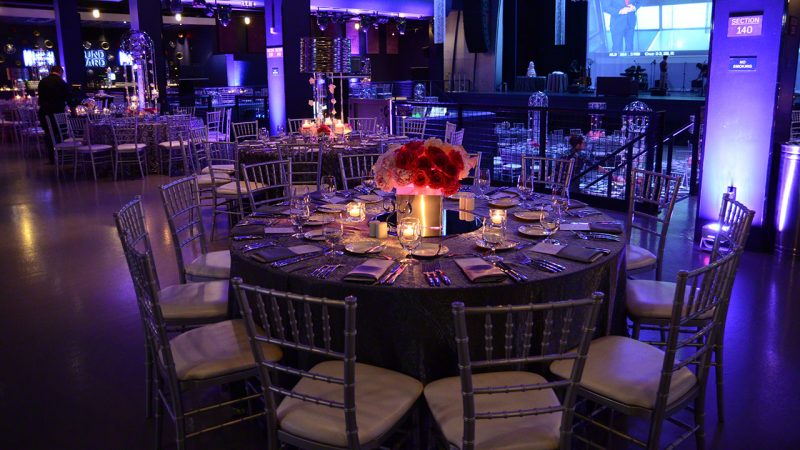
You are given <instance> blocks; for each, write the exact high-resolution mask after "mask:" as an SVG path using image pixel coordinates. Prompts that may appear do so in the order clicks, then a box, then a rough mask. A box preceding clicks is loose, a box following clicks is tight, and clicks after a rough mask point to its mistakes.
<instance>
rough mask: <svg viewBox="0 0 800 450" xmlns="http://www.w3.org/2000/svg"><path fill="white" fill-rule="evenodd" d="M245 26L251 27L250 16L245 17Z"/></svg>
mask: <svg viewBox="0 0 800 450" xmlns="http://www.w3.org/2000/svg"><path fill="white" fill-rule="evenodd" d="M244 24H245V25H250V16H244Z"/></svg>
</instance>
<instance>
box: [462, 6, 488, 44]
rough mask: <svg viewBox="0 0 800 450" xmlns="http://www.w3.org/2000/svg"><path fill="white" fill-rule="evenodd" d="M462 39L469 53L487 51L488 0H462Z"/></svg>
mask: <svg viewBox="0 0 800 450" xmlns="http://www.w3.org/2000/svg"><path fill="white" fill-rule="evenodd" d="M463 5H464V10H463V12H464V40H466V41H467V50H468V51H469V52H470V53H485V52H488V51H489V0H463Z"/></svg>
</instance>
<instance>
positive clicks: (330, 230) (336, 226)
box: [322, 219, 344, 256]
mask: <svg viewBox="0 0 800 450" xmlns="http://www.w3.org/2000/svg"><path fill="white" fill-rule="evenodd" d="M322 234H323V236H324V237H325V243H326V244H328V247H330V250H329V251H328V253H327V254H328V255H332V256H342V255H343V254H344V252H342V251H341V250H337V249H336V245H337V244H338V243H339V242H341V241H342V234H343V230H342V223H341V220H338V219H337V220H336V221H334V222H332V223H330V224H328V225H325V227H324V228H323V229H322Z"/></svg>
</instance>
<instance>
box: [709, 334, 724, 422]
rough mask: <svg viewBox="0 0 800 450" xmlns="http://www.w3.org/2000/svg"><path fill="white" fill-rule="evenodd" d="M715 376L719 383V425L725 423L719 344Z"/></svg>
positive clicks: (715, 353) (717, 346)
mask: <svg viewBox="0 0 800 450" xmlns="http://www.w3.org/2000/svg"><path fill="white" fill-rule="evenodd" d="M712 356H713V357H714V375H715V377H716V381H717V421H718V422H719V423H723V422H725V406H724V400H725V394H724V393H725V391H724V390H723V387H722V375H723V370H722V344H721V343H718V344H717V345H715V346H714V352H713V355H712Z"/></svg>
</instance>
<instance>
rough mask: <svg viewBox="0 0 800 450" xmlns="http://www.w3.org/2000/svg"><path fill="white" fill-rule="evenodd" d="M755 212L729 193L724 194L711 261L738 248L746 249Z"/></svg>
mask: <svg viewBox="0 0 800 450" xmlns="http://www.w3.org/2000/svg"><path fill="white" fill-rule="evenodd" d="M754 217H755V211H753V210H751V209H749V208H748V207H747V206H745V205H744V204H742V203H740V202H737V201H736V200H734V199H732V198H731V196H730V194H728V193H727V192H726V193H724V194H722V207H721V208H720V211H719V220H717V226H718V227H719V229H718V231H717V237H716V238H715V239H714V246H713V247H712V249H711V260H712V261H715V260H716V259H717V258H718V257H719V256H720V255H721V254H725V253H727V251H730V250H731V249H734V248H736V247H744V246H745V245H746V244H747V238H748V236H749V235H750V226H751V225H752V224H753V218H754Z"/></svg>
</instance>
